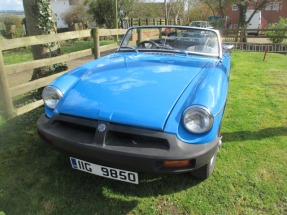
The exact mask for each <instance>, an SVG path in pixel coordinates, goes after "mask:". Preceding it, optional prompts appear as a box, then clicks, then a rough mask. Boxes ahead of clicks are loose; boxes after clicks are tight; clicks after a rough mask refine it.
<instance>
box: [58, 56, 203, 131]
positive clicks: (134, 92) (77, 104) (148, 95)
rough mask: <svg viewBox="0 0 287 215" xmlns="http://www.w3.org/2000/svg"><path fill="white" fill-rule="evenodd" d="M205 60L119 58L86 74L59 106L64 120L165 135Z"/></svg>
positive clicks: (143, 57) (109, 60) (148, 57)
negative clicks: (76, 118) (85, 120)
mask: <svg viewBox="0 0 287 215" xmlns="http://www.w3.org/2000/svg"><path fill="white" fill-rule="evenodd" d="M207 63H208V60H207V59H206V58H205V59H204V58H203V60H199V59H198V58H193V57H190V56H184V55H178V56H163V55H160V54H146V53H145V54H141V53H137V54H136V53H135V54H134V55H131V56H126V55H121V54H115V55H112V56H111V57H109V58H107V59H106V60H105V61H101V63H100V64H95V66H94V68H92V69H90V70H89V71H88V72H86V74H85V75H83V76H82V77H81V80H80V81H79V82H78V84H76V85H75V86H74V87H73V88H72V89H71V90H70V91H69V92H68V93H66V94H65V95H64V97H63V99H62V100H61V101H60V102H59V104H58V106H57V111H58V112H59V113H62V114H68V115H74V116H79V117H85V118H92V119H98V120H104V121H109V122H114V123H120V124H125V125H131V126H138V127H145V128H151V129H156V130H163V129H164V125H165V122H166V120H167V118H168V116H169V114H170V113H171V111H172V109H173V107H174V105H175V104H176V102H177V101H178V99H179V98H180V96H181V94H182V93H183V91H184V90H185V89H186V87H187V86H188V85H189V84H191V83H192V80H193V79H194V77H195V76H196V75H197V74H198V73H199V71H200V70H201V69H202V68H203V67H204V66H205V65H206V64H207Z"/></svg>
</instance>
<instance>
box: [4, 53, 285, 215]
mask: <svg viewBox="0 0 287 215" xmlns="http://www.w3.org/2000/svg"><path fill="white" fill-rule="evenodd" d="M232 55H233V56H232V71H231V78H230V89H229V98H228V103H227V107H226V112H225V116H224V120H223V125H222V135H223V147H222V149H221V150H220V152H219V154H218V157H217V164H216V167H215V171H214V174H213V175H212V176H211V177H210V178H209V179H207V180H205V181H203V182H200V181H198V180H196V179H193V178H192V177H191V176H190V175H189V174H181V175H158V174H151V173H140V174H139V177H140V184H139V185H132V184H127V183H124V182H119V181H113V180H110V179H105V178H101V177H97V176H93V175H90V174H87V173H83V172H79V171H76V170H73V169H72V168H71V167H70V163H69V158H68V157H67V156H66V155H64V154H62V153H60V152H57V151H54V150H51V149H50V148H47V147H44V146H43V145H42V144H40V140H39V137H38V135H37V132H36V121H37V119H38V117H39V116H40V114H41V113H42V112H43V109H42V108H38V109H36V110H34V111H32V112H30V113H27V114H25V115H22V116H21V117H18V118H16V119H13V120H11V121H9V122H4V120H2V121H1V119H0V139H1V142H0V148H1V150H0V157H1V160H0V214H1V211H2V214H3V212H4V213H5V214H7V215H8V214H9V215H10V214H171V215H173V214H248V215H249V214H287V170H286V164H287V156H286V155H287V108H286V107H287V63H286V62H287V56H286V55H279V54H271V53H268V54H267V58H266V61H264V62H263V61H262V59H263V53H246V52H237V51H234V52H233V54H232Z"/></svg>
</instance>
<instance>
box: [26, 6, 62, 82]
mask: <svg viewBox="0 0 287 215" xmlns="http://www.w3.org/2000/svg"><path fill="white" fill-rule="evenodd" d="M23 6H24V11H25V18H26V29H27V33H28V35H29V36H36V35H43V34H56V33H57V28H56V24H55V23H56V22H55V15H54V13H53V11H52V9H51V5H50V0H23ZM32 53H33V58H34V60H37V59H43V58H49V57H54V56H58V55H60V45H59V43H48V44H44V45H35V46H32ZM51 68H52V70H51V69H50V68H47V67H44V68H38V69H35V70H34V73H33V76H32V80H35V79H37V78H40V77H44V76H47V75H48V74H51V73H54V72H55V70H57V71H62V70H65V69H67V65H66V64H56V65H53V66H51Z"/></svg>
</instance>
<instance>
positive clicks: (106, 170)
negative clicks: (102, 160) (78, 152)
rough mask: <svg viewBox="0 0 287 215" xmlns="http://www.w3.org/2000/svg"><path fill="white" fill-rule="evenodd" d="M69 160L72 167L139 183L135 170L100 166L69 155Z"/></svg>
mask: <svg viewBox="0 0 287 215" xmlns="http://www.w3.org/2000/svg"><path fill="white" fill-rule="evenodd" d="M70 160H71V165H72V168H73V169H77V170H81V171H84V172H88V173H91V174H94V175H98V176H102V177H106V178H111V179H115V180H119V181H125V182H129V183H133V184H138V183H139V180H138V174H137V173H136V172H130V171H126V170H122V169H115V168H110V167H106V166H101V165H98V164H94V163H90V162H87V161H83V160H80V159H77V158H73V157H70Z"/></svg>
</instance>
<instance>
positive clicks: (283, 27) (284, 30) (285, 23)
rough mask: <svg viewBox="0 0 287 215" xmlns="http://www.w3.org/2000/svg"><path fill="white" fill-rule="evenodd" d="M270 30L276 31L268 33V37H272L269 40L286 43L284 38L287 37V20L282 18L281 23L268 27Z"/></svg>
mask: <svg viewBox="0 0 287 215" xmlns="http://www.w3.org/2000/svg"><path fill="white" fill-rule="evenodd" d="M268 29H269V30H274V31H267V32H266V35H267V36H268V37H270V38H269V40H270V41H272V42H273V43H282V42H283V41H284V38H282V37H284V36H287V18H283V17H280V19H279V22H278V23H275V24H271V25H270V26H268ZM275 29H277V31H275Z"/></svg>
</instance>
